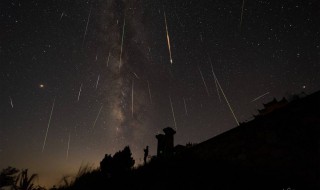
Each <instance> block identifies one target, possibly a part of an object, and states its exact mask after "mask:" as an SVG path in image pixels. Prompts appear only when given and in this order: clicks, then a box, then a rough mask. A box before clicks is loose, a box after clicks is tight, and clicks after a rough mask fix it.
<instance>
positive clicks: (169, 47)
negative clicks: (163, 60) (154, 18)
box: [163, 11, 173, 65]
mask: <svg viewBox="0 0 320 190" xmlns="http://www.w3.org/2000/svg"><path fill="white" fill-rule="evenodd" d="M163 16H164V23H165V25H166V33H167V43H168V50H169V56H170V63H171V65H172V63H173V61H172V56H171V46H170V37H169V32H168V25H167V16H166V12H165V11H163Z"/></svg>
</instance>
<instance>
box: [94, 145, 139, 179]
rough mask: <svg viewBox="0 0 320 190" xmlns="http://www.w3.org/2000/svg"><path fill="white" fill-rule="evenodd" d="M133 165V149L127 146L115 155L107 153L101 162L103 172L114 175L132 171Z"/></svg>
mask: <svg viewBox="0 0 320 190" xmlns="http://www.w3.org/2000/svg"><path fill="white" fill-rule="evenodd" d="M133 165H134V159H133V158H132V154H131V150H130V148H129V147H128V146H126V147H125V148H124V149H123V150H122V151H119V152H116V153H115V154H114V155H113V157H111V155H108V154H106V155H105V157H104V159H103V160H102V161H101V162H100V169H101V172H102V173H103V174H107V175H111V176H112V175H118V174H123V173H126V172H128V171H130V170H131V168H132V167H133Z"/></svg>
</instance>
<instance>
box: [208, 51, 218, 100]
mask: <svg viewBox="0 0 320 190" xmlns="http://www.w3.org/2000/svg"><path fill="white" fill-rule="evenodd" d="M209 58H210V57H209ZM210 64H211V71H212V76H213V78H214V83H215V85H216V88H217V93H218V97H219V100H220V102H221V97H220V93H219V86H218V82H217V77H216V75H215V74H214V72H213V66H212V63H211V58H210Z"/></svg>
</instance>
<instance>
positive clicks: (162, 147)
mask: <svg viewBox="0 0 320 190" xmlns="http://www.w3.org/2000/svg"><path fill="white" fill-rule="evenodd" d="M163 132H164V134H158V135H156V138H157V139H158V147H157V156H158V157H170V156H172V155H173V151H174V138H173V136H174V134H175V133H176V131H175V130H173V129H172V128H171V127H166V128H164V129H163Z"/></svg>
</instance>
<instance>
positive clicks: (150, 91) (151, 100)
mask: <svg viewBox="0 0 320 190" xmlns="http://www.w3.org/2000/svg"><path fill="white" fill-rule="evenodd" d="M147 83H148V90H149V97H150V103H151V104H152V97H151V90H150V84H149V81H148V80H147Z"/></svg>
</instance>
